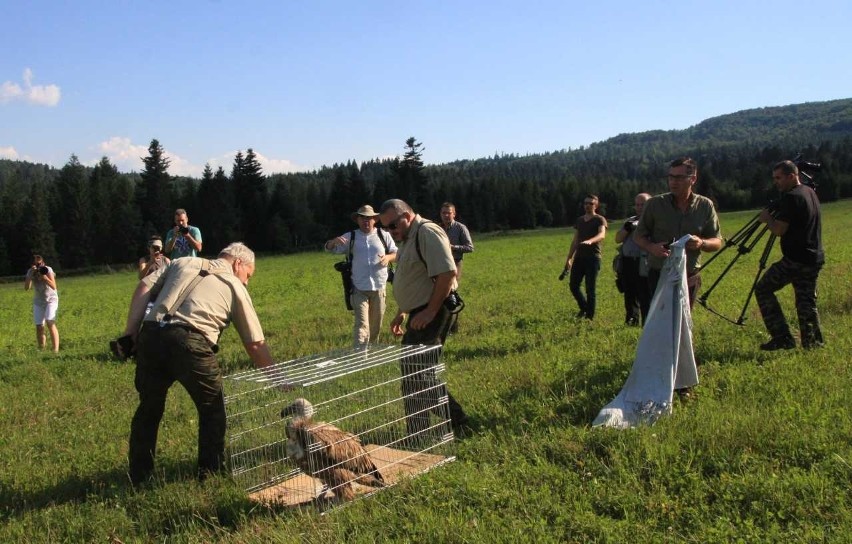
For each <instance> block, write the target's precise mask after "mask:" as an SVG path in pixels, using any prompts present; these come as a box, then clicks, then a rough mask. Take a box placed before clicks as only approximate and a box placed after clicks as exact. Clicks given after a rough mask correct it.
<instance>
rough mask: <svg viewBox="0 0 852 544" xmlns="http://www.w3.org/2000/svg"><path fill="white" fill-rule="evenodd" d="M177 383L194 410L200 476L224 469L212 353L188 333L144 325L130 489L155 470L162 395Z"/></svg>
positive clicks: (218, 383) (221, 411)
mask: <svg viewBox="0 0 852 544" xmlns="http://www.w3.org/2000/svg"><path fill="white" fill-rule="evenodd" d="M176 381H177V382H179V383H180V384H181V385H182V386H183V387H184V389H186V391H187V393H189V396H190V397H191V398H192V401H193V402H194V403H195V407H196V409H197V410H198V476H199V477H201V478H203V477H204V476H206V475H207V474H209V473H212V472H217V471H220V470H222V468H224V461H225V419H226V418H225V399H224V396H223V393H222V372H221V371H220V369H219V363H218V361H217V360H216V355H215V353H214V351H213V347H212V346H211V345H210V344H209V342H207V340H206V339H205V338H204V336H202V335H201V334H200V333H198V332H196V331H194V330H192V329H189V328H187V327H181V326H166V327H160V326H159V325H158V324H156V323H145V324H144V325H143V327H142V331H141V332H140V333H139V341H138V345H137V353H136V380H135V384H136V391H138V392H139V407H138V408H136V413H135V414H134V416H133V421H132V423H131V425H130V452H129V461H130V479H131V481H133V482H134V483H139V482H142V481H144V480H146V479H148V478H149V477H150V476H151V474H152V472H153V470H154V456H155V454H156V450H157V433H158V430H159V427H160V420H161V419H162V417H163V411H164V409H165V405H166V395H167V394H168V392H169V388H170V387H171V386H172V384H173V383H174V382H176Z"/></svg>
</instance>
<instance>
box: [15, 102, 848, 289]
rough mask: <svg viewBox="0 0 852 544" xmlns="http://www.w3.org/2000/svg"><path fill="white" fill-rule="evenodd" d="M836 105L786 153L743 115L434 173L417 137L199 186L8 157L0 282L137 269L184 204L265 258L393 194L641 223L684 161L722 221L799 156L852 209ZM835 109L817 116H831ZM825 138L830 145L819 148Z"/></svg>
mask: <svg viewBox="0 0 852 544" xmlns="http://www.w3.org/2000/svg"><path fill="white" fill-rule="evenodd" d="M836 102H837V101H835V102H830V103H824V104H827V105H828V106H826V107H828V108H829V109H831V110H832V111H833V112H834V116H832V117H830V119H831V123H830V127H831V128H830V130H827V131H826V130H823V131H819V130H817V129H813V128H811V129H808V130H781V132H783V134H784V137H783V138H781V140H782V142H783V145H780V144H773V143H766V144H761V143H759V142H758V139H756V138H755V137H754V130H755V128H754V127H753V126H752V125H757V126H759V125H760V124H761V123H759V122H757V121H756V120H755V118H754V114H753V113H749V112H746V113H748V114H747V115H744V116H743V117H745V118H746V119H748V123H747V124H748V126H752V128H751V129H749V130H751V131H752V132H749V131H748V130H746V129H745V128H742V118H741V117H738V116H737V114H733V115H732V116H723V117H726V118H727V121H726V122H720V121H716V120H708V121H705V123H709V124H710V125H712V126H714V127H715V129H714V130H708V129H707V128H706V127H702V126H701V125H697V127H698V128H696V127H691V128H690V129H687V130H686V131H668V132H663V131H652V132H650V133H642V134H634V135H620V136H617V137H615V138H612V139H610V140H608V141H607V142H603V143H600V144H593V145H592V146H589V147H588V148H581V149H578V150H567V151H565V150H563V151H558V152H550V153H543V154H531V155H525V156H518V155H512V154H504V155H499V156H494V157H489V158H483V159H476V160H461V161H455V162H451V163H446V164H439V165H431V166H426V165H425V164H424V162H423V155H424V152H425V151H426V149H425V147H424V146H423V144H422V143H420V142H418V141H417V140H416V139H415V138H413V137H411V138H408V139H407V140H406V142H405V145H404V154H403V155H402V156H401V157H398V158H393V159H376V160H371V161H367V162H362V163H360V164H358V163H357V162H355V161H349V162H347V163H345V164H335V165H332V166H330V167H323V168H321V169H319V170H316V171H313V172H303V173H292V174H273V175H265V174H264V173H263V171H262V168H261V166H260V164H259V162H258V159H257V156H256V155H255V153H254V151H253V150H252V149H251V148H249V149H247V150H246V152H245V153H243V152H238V153H237V154H236V156H235V157H234V162H233V165H232V166H231V169H230V172H225V170H224V169H223V168H222V167H219V168H218V169H216V170H215V171H214V170H213V169H212V168H211V167H210V166H209V165H208V166H206V167H205V169H204V172H203V174H202V176H201V178H200V179H193V178H186V177H176V176H172V175H170V174H169V172H168V169H169V160H168V158H167V157H166V156H165V150H164V148H163V146H162V144H161V143H160V142H159V141H158V140H156V139H154V140H152V141H151V143H150V145H149V147H148V155H147V156H146V157H142V160H143V163H144V168H143V171H142V172H141V173H131V174H126V173H120V172H119V171H118V170H117V168H116V167H115V166H114V165H113V164H111V163H110V161H109V160H108V159H107V158H103V159H101V161H100V162H99V163H98V164H97V165H95V166H94V167H86V166H84V165H82V164H81V163H80V162H79V160H78V158H77V157H76V156H74V155H72V156H71V158H70V159H69V160H68V162H67V163H66V164H65V165H64V166H63V167H62V168H61V169H55V168H51V167H48V166H45V165H40V164H32V163H29V162H25V161H8V160H2V161H0V206H2V211H3V213H2V214H0V275H11V274H19V273H21V272H22V271H23V270H25V269H26V268H27V266H28V263H29V261H30V256H31V253H32V252H33V251H35V252H38V253H40V254H42V255H43V256H44V257H45V258H46V259H47V261H48V262H49V263H51V265H52V266H54V267H57V268H60V269H63V268H64V269H77V268H86V267H91V266H102V265H116V264H125V263H131V262H134V261H135V260H136V259H138V258H139V257H140V256H141V255H143V254H145V242H146V240H147V239H148V238H149V237H150V236H151V235H153V234H159V235H161V236H163V235H164V234H165V232H166V230H168V229H169V228H170V227H171V226H172V220H173V216H174V210H175V209H176V208H179V207H180V208H185V209H186V210H187V211H188V213H189V219H190V223H191V224H193V225H196V226H198V227H199V228H200V229H201V232H202V236H203V240H204V251H203V253H204V254H205V255H213V254H215V253H216V252H217V251H218V250H219V249H221V248H222V247H224V246H225V245H226V244H227V243H229V242H231V241H234V240H241V241H244V242H245V243H247V244H248V245H249V246H250V247H252V248H253V249H255V250H256V251H259V252H261V253H265V252H268V253H287V252H294V251H301V250H306V249H317V248H319V247H320V244H321V243H322V242H324V241H325V240H327V239H328V238H330V237H332V236H336V235H338V234H340V233H342V232H345V231H347V230H351V229H352V228H354V223H352V222H351V219H350V214H351V213H352V212H353V211H354V210H355V209H357V208H358V207H359V206H360V205H362V204H364V203H371V204H373V205H374V206H378V205H379V204H381V202H383V201H384V200H386V199H387V198H394V197H396V198H403V199H404V200H406V201H408V202H409V203H410V204H412V206H413V207H414V209H415V210H417V211H418V212H419V213H421V214H422V215H424V216H426V217H431V218H437V217H438V210H439V208H440V205H441V203H442V202H444V201H452V202H454V203H455V204H456V206H457V209H458V213H459V216H458V219H459V220H460V221H462V222H464V223H465V224H467V225H468V227H469V228H470V229H471V230H473V231H475V232H489V231H496V230H508V229H532V228H538V227H564V226H570V225H573V223H574V221H575V220H576V218H577V217H578V216H579V215H581V214H582V213H583V211H582V205H581V204H582V201H583V198H584V196H585V195H586V194H588V193H594V194H597V195H598V196H599V197H600V201H601V213H603V214H604V215H605V216H606V217H608V218H610V219H617V218H622V217H627V216H629V215H631V214H632V205H633V197H634V196H635V194H637V193H639V192H642V191H646V192H650V193H652V194H653V193H660V192H664V191H665V190H667V189H666V182H665V175H666V172H667V169H668V162H669V161H670V160H671V159H672V158H674V157H676V156H678V155H690V156H693V157H694V158H695V159H696V160H697V161H698V163H699V178H698V182H697V187H696V190H697V192H698V193H700V194H704V195H706V196H709V197H710V198H712V199H713V200H714V201H715V202H716V204H717V206H718V208H719V210H720V211H733V210H740V209H748V208H756V207H761V206H763V205H765V204H767V203H768V202H769V201H770V200H771V199H772V198H774V197H775V194H774V190H773V188H772V183H771V177H770V169H771V167H772V165H773V164H774V163H775V162H777V161H779V160H782V159H787V158H792V156H793V155H794V154H796V153H797V152H801V153H802V154H803V156H804V157H805V158H806V159H807V160H808V161H811V162H818V163H821V164H822V168H821V169H820V170H819V171H818V172H815V173H814V174H815V177H814V179H815V181H817V182H818V184H819V186H818V190H817V192H818V194H819V196H820V198H821V199H822V201H831V200H836V199H839V198H847V197H850V196H852V122H849V120H852V101H840V102H843V105H844V107H845V106H846V105H847V102H848V103H849V104H848V105H849V106H850V107H849V108H847V109H846V110H844V111H843V112H841V113H843V115H847V116H848V117H847V118H845V119H846V120H844V118H840V119H839V118H838V117H837V111H838V110H837V108H838V104H837V103H836ZM824 111H825V110H824V109H819V113H820V115H823V114H824ZM741 113H743V112H741ZM764 113H765V112H764ZM774 113H776V114H778V115H777V116H773V115H772V114H773V112H769V114H770V115H769V117H768V118H769V119H775V120H776V121H777V122H781V121H778V119H781V120H782V121H784V122H788V123H790V122H798V123H801V122H802V120H804V121H805V122H806V124H807V126H809V127H813V124H814V123H813V120H812V119H811V117H808V116H802V115H801V112H799V113H800V115H799V116H797V117H793V118H789V117H790V116H789V112H788V111H787V110H785V109H782V111H781V112H774ZM782 113H783V115H782ZM717 119H718V118H717ZM711 121H712V122H711ZM844 123H845V124H844ZM738 127H739V128H738ZM775 130H776V131H777V130H779V129H778V126H777V125H776V126H775ZM658 133H662V134H658ZM696 134H704V135H705V136H704V137H703V138H700V137H698V136H696ZM797 134H801V137H798V138H797V137H796V135H797ZM708 135H709V136H708ZM719 135H725V137H724V138H721V137H720V136H719ZM819 137H824V139H822V140H817V141H814V140H813V139H812V138H819ZM731 138H743V140H742V141H739V142H736V141H734V140H731ZM767 141H768V140H767Z"/></svg>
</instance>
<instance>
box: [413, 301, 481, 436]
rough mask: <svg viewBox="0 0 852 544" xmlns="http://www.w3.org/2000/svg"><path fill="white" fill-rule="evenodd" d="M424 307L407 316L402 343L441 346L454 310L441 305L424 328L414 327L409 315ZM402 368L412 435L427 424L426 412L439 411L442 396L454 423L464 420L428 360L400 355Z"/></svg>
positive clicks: (462, 412)
mask: <svg viewBox="0 0 852 544" xmlns="http://www.w3.org/2000/svg"><path fill="white" fill-rule="evenodd" d="M423 309H424V308H417V309H415V310H412V311H411V313H410V314H409V316H408V324H407V325H406V329H405V334H403V336H402V344H403V345H418V344H425V345H430V346H435V345H440V346H443V345H444V342H445V341H446V339H447V333H449V330H450V327H452V325H453V322H454V321H455V319H456V315H455V314H451V313H450V312H449V310H447V309H446V308H444V307H443V306H441V309H440V310H439V311H438V314H437V315H436V316H435V319H433V320H432V322H431V323H429V324H428V325H427V326H426V327H425V328H424V329H421V330H419V331H418V330H414V329H412V328H411V327H410V326H408V325H409V324H410V323H411V318H413V317H414V316H415V315H417V314H418V313H419V312H421V311H422V310H423ZM400 365H401V368H402V376H403V377H402V394H403V396H404V405H405V414H406V418H405V423H406V426H407V428H408V434H409V435H414V434H417V433H420V432H423V431H424V430H425V429H427V428H429V414H430V413H436V414H438V415H441V414H440V412H439V410H438V406H439V404H440V399H441V397H442V396H444V395H446V396H447V402H448V404H449V408H450V420H451V421H452V424H453V425H461V424H464V423H465V422H466V421H467V415H466V414H465V413H464V410H463V409H462V407H461V405H460V404H459V403H458V402H457V401H456V399H455V398H453V396H452V395H450V393H449V391H447V388H446V386H444V385H441V384H440V381H439V380H438V378H437V376H436V375H435V369H434V368H433V367H431V362H426V361H424V360H423V359H422V357H421V356H416V355H415V356H412V357H403V358H402V360H401V361H400Z"/></svg>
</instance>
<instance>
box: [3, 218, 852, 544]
mask: <svg viewBox="0 0 852 544" xmlns="http://www.w3.org/2000/svg"><path fill="white" fill-rule="evenodd" d="M752 215H753V212H751V213H748V212H743V213H736V214H726V215H723V216H722V228H723V232H724V233H725V234H726V235H731V234H733V232H735V231H736V230H737V228H739V226H741V225H742V224H744V223H745V222H746V221H747V220H748V219H749V218H750V217H751V216H752ZM823 221H824V224H823V229H824V230H823V237H824V243H825V246H826V248H827V257H828V262H827V264H826V267H825V269H824V270H823V273H822V275H821V277H820V286H819V289H820V293H819V295H820V298H819V307H820V312H821V317H822V322H823V332H824V334H825V336H826V340H827V345H826V347H825V348H823V349H821V350H817V351H811V352H805V351H802V350H800V349H797V350H793V351H785V352H775V353H763V352H760V351H759V349H758V345H759V343H760V342H761V341H764V340H765V339H766V333H765V330H764V328H763V326H762V323H761V320H760V317H759V315H758V313H757V310H756V307H755V305H754V303H753V302H752V305H751V306H750V308H749V311H748V313H747V321H746V325H745V326H744V327H736V326H733V325H731V324H729V323H727V322H725V321H723V320H722V319H720V318H718V317H716V316H713V315H712V314H711V313H710V312H708V311H706V310H705V309H703V308H696V310H695V315H694V320H695V353H696V356H697V358H698V359H699V360H700V361H701V362H702V366H701V376H700V377H701V384H700V385H699V386H698V388H697V398H695V399H693V400H690V401H688V402H678V403H676V404H675V409H674V413H673V415H672V416H670V417H668V418H664V419H662V420H660V421H659V422H658V423H657V424H656V425H654V426H652V427H645V428H640V429H635V430H631V431H615V430H608V429H591V428H590V427H589V424H590V422H591V421H592V419H594V417H595V415H596V414H597V412H598V410H600V408H601V407H603V406H604V405H605V404H606V403H607V402H609V401H610V400H611V399H612V398H613V397H614V396H615V394H616V393H617V392H618V391H619V389H620V388H621V386H622V384H623V382H624V380H625V379H626V377H627V375H628V373H629V370H630V365H631V362H632V357H633V355H634V351H635V347H636V342H637V340H638V337H639V333H640V331H638V330H636V329H632V328H626V327H624V326H623V325H622V323H623V318H624V316H623V309H622V299H621V297H620V295H619V294H618V293H617V291H616V290H615V286H614V281H613V277H612V272H611V270H610V268H609V266H608V264H609V260H610V259H611V257H612V255H613V248H614V240H613V239H612V238H613V236H612V235H610V237H609V239H607V241H606V247H605V259H606V264H607V266H605V267H604V268H603V271H602V275H601V278H600V279H599V283H598V291H599V294H598V304H599V308H598V312H597V317H596V319H595V321H594V322H592V323H589V322H586V321H578V320H576V319H574V317H573V315H574V314H575V313H576V308H575V304H574V301H573V299H572V298H571V296H570V294H569V292H568V286H567V281H566V282H559V281H557V279H556V277H557V275H558V274H559V271H560V270H561V268H562V264H563V262H564V257H565V252H566V251H567V248H568V245H569V244H570V240H571V234H570V233H569V232H567V231H565V230H541V231H534V232H522V233H510V234H501V235H490V236H482V237H478V238H477V240H476V244H477V245H476V248H477V249H476V253H474V254H473V255H471V256H470V257H469V258H468V259H465V277H464V283H463V289H462V292H463V294H464V295H465V300H466V302H467V309H466V310H465V311H464V313H463V314H462V316H461V327H460V332H459V333H458V334H456V335H455V336H452V337H450V340H449V342H448V346H447V349H446V351H445V355H444V360H445V361H446V363H447V366H448V369H449V372H448V381H449V386H450V389H451V391H452V392H453V394H454V395H455V396H456V397H457V398H458V399H459V400H460V402H462V404H463V405H464V406H465V408H466V410H467V411H468V412H469V413H470V415H471V416H472V418H473V419H474V421H475V424H476V427H477V430H476V432H474V433H472V435H471V436H469V437H466V438H464V439H462V440H460V441H458V443H457V446H456V449H457V456H458V461H457V462H455V463H451V464H449V465H447V466H444V467H441V468H439V469H437V470H435V471H432V472H430V473H428V474H426V475H423V476H421V477H419V478H417V479H414V480H411V481H408V482H404V483H403V484H401V485H399V486H396V487H393V488H391V489H388V490H386V491H384V492H382V493H378V494H377V495H375V496H373V497H371V498H369V499H367V500H361V501H356V502H354V503H352V504H351V505H349V506H347V507H346V508H342V509H338V510H335V511H333V512H332V513H331V514H330V515H326V516H321V515H319V514H318V512H316V511H315V510H313V509H310V508H309V509H306V510H294V511H291V510H283V509H275V508H267V507H264V506H259V505H256V504H254V503H251V502H250V501H248V500H247V499H246V498H245V495H244V494H243V493H242V492H241V491H240V490H239V489H237V488H236V486H235V485H234V484H233V482H231V481H230V479H228V478H216V479H213V480H211V481H208V482H205V483H203V484H199V483H197V482H195V481H194V480H193V475H194V472H195V440H196V425H197V421H196V414H195V410H194V408H193V406H192V403H191V401H190V400H189V398H188V396H187V395H186V393H185V392H184V391H183V390H182V389H181V388H180V386H176V387H174V388H173V389H172V393H171V395H170V397H169V402H168V405H167V411H166V415H165V417H164V420H163V424H162V426H161V430H160V444H159V454H158V469H159V470H160V471H161V473H160V480H161V481H160V482H159V484H158V485H155V486H153V487H150V488H145V489H142V490H134V489H133V488H131V487H130V485H129V483H128V480H127V475H126V472H125V471H126V455H127V435H128V432H129V424H130V418H131V416H132V414H133V411H134V409H135V407H136V401H137V399H136V393H135V390H134V389H133V365H132V364H124V363H117V362H115V361H113V360H111V359H110V358H109V357H108V352H107V342H108V340H109V339H110V338H112V337H115V336H116V335H117V334H118V333H119V332H120V331H121V329H122V328H123V323H124V318H125V315H126V311H127V303H128V301H129V298H130V294H131V293H132V291H133V287H134V285H135V275H134V274H133V273H132V272H122V273H116V274H112V275H100V276H88V277H75V278H62V277H60V278H59V288H60V313H59V330H60V333H61V338H62V347H61V352H60V353H59V354H58V355H54V354H51V353H44V352H39V351H38V350H36V348H35V338H34V331H33V326H32V324H31V320H30V315H31V314H30V311H31V309H30V300H31V298H30V297H31V296H32V295H31V294H30V293H26V292H24V291H23V290H22V289H21V286H20V285H16V284H11V285H0V322H2V323H3V327H2V336H0V346H1V347H2V351H0V399H2V401H0V541H2V542H105V541H110V540H112V541H113V542H117V541H119V540H120V541H122V542H151V541H168V542H211V541H223V542H224V541H227V542H325V541H337V540H346V541H352V542H374V541H378V540H393V541H400V542H521V541H523V542H531V541H535V542H590V541H591V542H594V541H597V542H624V541H630V542H682V541H685V542H716V541H738V542H740V541H741V542H772V541H790V542H849V541H852V514H850V512H852V510H850V506H852V505H850V502H852V491H850V490H852V446H850V445H852V416H850V410H849V399H850V391H852V383H851V382H852V379H850V372H849V368H848V354H849V353H850V351H852V334H850V333H849V332H848V331H850V330H852V318H850V309H852V274H850V273H849V270H850V268H851V267H850V265H852V243H850V242H849V241H848V239H849V238H848V233H849V232H852V201H844V202H838V203H832V204H827V205H825V206H824V219H823ZM728 252H729V253H733V251H732V250H729V251H728ZM777 255H778V249H776V250H775V253H774V255H773V257H772V259H771V261H774V260H775V259H776V258H777ZM757 258H758V256H757V255H747V256H745V257H744V258H742V259H741V261H742V262H741V263H739V264H738V265H736V266H735V267H734V269H733V270H732V272H731V273H730V274H728V276H727V277H726V278H725V280H724V281H723V282H722V283H721V284H720V286H719V287H718V288H717V289H716V291H715V292H714V294H713V295H712V298H711V300H710V302H711V304H712V305H713V306H714V307H716V308H717V309H719V310H720V311H722V312H723V313H726V315H730V316H733V317H736V316H738V314H739V310H740V308H741V307H742V302H743V299H744V294H745V293H746V292H747V291H748V289H749V287H750V285H751V282H752V281H753V279H754V275H755V272H756V271H757ZM334 260H335V259H334V258H333V257H330V256H328V255H324V254H320V253H313V254H301V255H292V256H286V257H268V258H264V259H262V260H260V261H259V263H258V270H257V274H256V276H255V278H254V279H252V283H251V285H250V291H251V293H252V297H253V299H254V302H255V306H256V308H257V309H258V313H259V314H260V318H261V322H262V323H263V325H264V329H265V331H266V333H267V337H268V340H269V343H270V345H271V347H272V349H273V352H274V353H275V355H276V356H277V357H278V358H280V359H282V360H284V359H290V358H294V357H297V356H300V355H306V354H310V353H317V352H323V351H326V350H329V349H334V348H338V347H345V346H348V345H349V342H350V338H351V314H350V313H348V312H346V311H345V309H344V306H343V300H342V295H341V293H340V292H339V290H340V288H339V278H338V276H337V273H336V272H334V270H333V269H332V263H333V262H334ZM718 261H722V263H720V264H717V263H714V264H713V265H711V267H710V268H709V269H708V270H707V271H706V272H705V274H704V285H705V288H706V287H707V286H709V285H710V284H711V283H712V281H713V280H714V279H715V277H716V276H717V275H718V272H719V271H721V269H722V267H723V264H724V261H725V259H724V258H720V259H718ZM781 298H782V304H783V306H784V308H785V312H786V315H787V316H788V318H792V319H794V316H795V312H794V311H793V303H792V293H791V289H789V288H788V289H785V290H784V291H782V292H781ZM390 299H392V297H389V300H390ZM389 306H390V307H389V309H388V314H387V315H393V312H394V311H395V307H394V305H393V303H392V302H391V303H390V304H389ZM388 320H389V318H388ZM794 330H795V326H794ZM383 334H386V333H383ZM384 340H385V341H391V339H390V337H389V335H385V337H384ZM221 344H222V351H221V352H220V355H221V361H222V363H223V365H224V367H225V368H226V371H228V372H230V371H234V370H237V369H242V368H246V367H247V365H248V360H247V357H246V356H245V354H244V353H243V352H242V349H241V347H240V344H239V339H238V337H237V335H236V333H235V331H233V330H231V329H229V330H228V331H227V332H226V333H225V334H224V335H223V337H222V341H221Z"/></svg>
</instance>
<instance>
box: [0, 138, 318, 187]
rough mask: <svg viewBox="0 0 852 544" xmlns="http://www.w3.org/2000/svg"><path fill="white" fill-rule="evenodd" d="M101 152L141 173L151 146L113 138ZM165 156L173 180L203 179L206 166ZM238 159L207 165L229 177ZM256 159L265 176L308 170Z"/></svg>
mask: <svg viewBox="0 0 852 544" xmlns="http://www.w3.org/2000/svg"><path fill="white" fill-rule="evenodd" d="M0 149H2V148H0ZM97 150H98V153H99V154H100V155H101V156H106V157H107V158H108V159H109V160H110V162H111V163H112V164H113V165H115V166H116V167H117V168H118V170H119V171H121V172H131V171H135V172H141V171H142V170H144V169H145V163H144V162H142V158H143V157H147V156H148V145H140V144H134V143H133V142H132V141H131V140H130V138H124V137H121V136H113V137H112V138H110V139H109V140H106V141H104V142H101V143H99V144H98V145H97ZM164 154H165V156H166V158H167V159H169V174H171V175H173V176H188V177H194V178H200V177H201V174H202V172H203V170H204V165H199V164H196V163H194V162H192V161H190V160H188V159H184V158H183V157H181V156H180V155H176V154H174V153H171V152H170V151H169V150H165V153H164ZM236 155H237V152H236V151H234V152H232V153H224V154H222V155H219V156H218V157H213V158H210V159H208V160H207V163H208V164H209V165H210V168H212V169H213V171H214V172H215V171H216V169H218V168H219V166H221V167H222V169H223V170H224V171H225V173H226V174H228V175H230V174H231V169H232V168H233V166H234V157H235V156H236ZM243 155H245V150H243ZM255 155H256V156H257V162H259V163H260V166H261V168H262V169H263V173H264V174H266V175H269V174H278V173H287V172H304V171H305V170H306V169H305V168H302V167H300V166H298V165H296V164H294V163H293V162H292V161H289V160H287V159H271V158H269V157H266V156H264V155H263V154H261V153H258V152H257V151H255ZM98 160H100V159H97V160H93V161H90V162H89V163H88V164H89V165H90V166H93V165H95V164H96V163H97V162H98Z"/></svg>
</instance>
